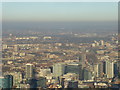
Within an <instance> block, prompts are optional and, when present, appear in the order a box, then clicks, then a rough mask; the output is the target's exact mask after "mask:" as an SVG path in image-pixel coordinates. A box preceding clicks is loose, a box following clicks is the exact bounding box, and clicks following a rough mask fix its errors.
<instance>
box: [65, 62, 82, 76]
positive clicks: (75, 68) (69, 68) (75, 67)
mask: <svg viewBox="0 0 120 90" xmlns="http://www.w3.org/2000/svg"><path fill="white" fill-rule="evenodd" d="M79 70H80V68H79V64H67V65H66V66H65V74H66V73H76V74H79Z"/></svg>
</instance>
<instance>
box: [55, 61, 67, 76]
mask: <svg viewBox="0 0 120 90" xmlns="http://www.w3.org/2000/svg"><path fill="white" fill-rule="evenodd" d="M64 72H65V65H64V64H63V63H57V64H54V65H53V74H54V76H55V77H56V78H57V77H59V76H61V75H63V74H64Z"/></svg>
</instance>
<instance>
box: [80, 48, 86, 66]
mask: <svg viewBox="0 0 120 90" xmlns="http://www.w3.org/2000/svg"><path fill="white" fill-rule="evenodd" d="M81 51H82V53H81V58H79V64H81V65H82V68H84V67H85V61H86V50H85V48H83V49H82V50H81Z"/></svg>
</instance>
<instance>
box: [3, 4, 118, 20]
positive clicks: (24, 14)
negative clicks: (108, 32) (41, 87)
mask: <svg viewBox="0 0 120 90" xmlns="http://www.w3.org/2000/svg"><path fill="white" fill-rule="evenodd" d="M2 18H3V21H5V22H56V21H57V22H69V21H71V22H76V21H79V22H80V21H98V22H99V21H103V22H104V21H117V20H118V3H117V2H74V3H73V2H38V3H37V2H19V3H18V2H10V3H9V2H4V3H2Z"/></svg>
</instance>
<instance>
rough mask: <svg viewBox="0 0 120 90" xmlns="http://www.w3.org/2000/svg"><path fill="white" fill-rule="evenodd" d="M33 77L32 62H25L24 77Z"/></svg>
mask: <svg viewBox="0 0 120 90" xmlns="http://www.w3.org/2000/svg"><path fill="white" fill-rule="evenodd" d="M32 77H33V64H29V63H28V64H26V78H32Z"/></svg>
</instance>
